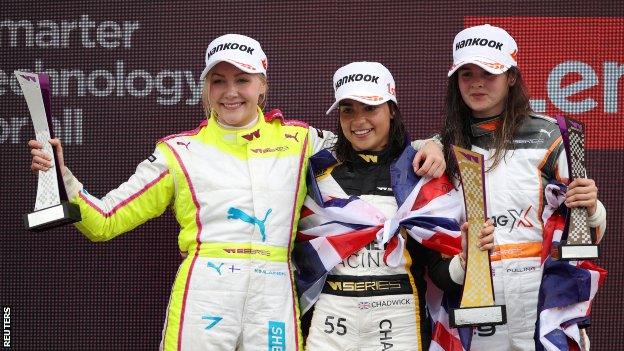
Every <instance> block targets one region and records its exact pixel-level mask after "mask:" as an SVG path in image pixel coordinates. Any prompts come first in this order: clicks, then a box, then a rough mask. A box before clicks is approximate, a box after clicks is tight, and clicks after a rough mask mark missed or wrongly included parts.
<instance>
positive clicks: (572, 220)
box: [557, 116, 598, 260]
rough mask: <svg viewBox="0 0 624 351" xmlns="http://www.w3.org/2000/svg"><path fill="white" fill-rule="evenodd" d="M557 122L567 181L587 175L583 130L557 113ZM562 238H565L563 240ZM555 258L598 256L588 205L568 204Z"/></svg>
mask: <svg viewBox="0 0 624 351" xmlns="http://www.w3.org/2000/svg"><path fill="white" fill-rule="evenodd" d="M557 124H559V130H560V131H561V138H562V140H563V146H564V148H565V152H566V155H567V156H568V169H569V172H570V174H569V178H570V181H572V180H574V179H576V178H586V177H587V171H586V169H585V141H584V140H585V135H584V134H585V133H584V125H583V123H581V122H580V121H577V120H574V119H571V118H566V117H563V116H557ZM564 239H565V240H564ZM558 250H559V252H558V256H559V257H558V258H559V259H561V260H587V259H594V258H598V245H595V244H594V243H593V241H592V234H591V228H590V227H589V224H588V222H587V209H586V208H584V207H575V208H569V209H568V212H567V215H566V221H565V229H564V230H563V235H562V240H561V244H560V245H559V247H558Z"/></svg>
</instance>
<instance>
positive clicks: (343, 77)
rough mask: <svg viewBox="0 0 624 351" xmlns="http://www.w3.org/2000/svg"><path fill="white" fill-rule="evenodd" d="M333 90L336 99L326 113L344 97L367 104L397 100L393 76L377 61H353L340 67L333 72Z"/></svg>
mask: <svg viewBox="0 0 624 351" xmlns="http://www.w3.org/2000/svg"><path fill="white" fill-rule="evenodd" d="M334 92H335V94H334V95H335V97H336V101H335V102H334V103H333V104H332V105H331V107H330V108H329V110H327V114H329V113H330V112H332V111H333V110H334V109H335V108H336V107H338V104H339V103H340V101H342V100H344V99H352V100H355V101H359V102H361V103H363V104H367V105H381V104H383V103H384V102H386V101H388V100H392V101H394V102H395V103H396V102H397V98H396V85H395V84H394V78H392V74H391V73H390V71H388V69H387V68H386V67H385V66H384V65H382V64H381V63H378V62H353V63H350V64H348V65H346V66H342V67H340V68H339V69H338V70H337V71H336V73H334Z"/></svg>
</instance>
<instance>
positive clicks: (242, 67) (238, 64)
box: [200, 58, 266, 80]
mask: <svg viewBox="0 0 624 351" xmlns="http://www.w3.org/2000/svg"><path fill="white" fill-rule="evenodd" d="M220 62H227V63H229V64H231V65H233V66H235V67H236V68H238V69H240V70H241V71H243V72H246V73H252V74H254V73H260V74H264V75H266V72H264V71H260V70H257V69H255V68H253V67H251V66H250V65H247V64H244V63H241V62H238V61H235V60H232V59H227V58H221V59H219V58H218V59H215V60H213V61H211V62H210V64H209V65H208V66H206V68H204V70H203V71H202V74H201V76H200V79H201V80H204V79H205V78H206V75H207V74H208V72H209V71H210V70H211V69H212V68H213V67H214V66H216V65H217V64H218V63H220Z"/></svg>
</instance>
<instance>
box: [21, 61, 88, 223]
mask: <svg viewBox="0 0 624 351" xmlns="http://www.w3.org/2000/svg"><path fill="white" fill-rule="evenodd" d="M15 76H16V77H17V80H18V82H19V84H20V87H21V88H22V92H23V93H24V98H25V99H26V103H27V104H28V110H29V111H30V117H31V119H32V122H33V126H34V128H35V137H36V139H37V141H38V142H39V143H41V144H42V145H43V150H44V152H46V153H47V154H49V155H53V160H52V167H51V168H52V169H51V170H50V171H45V172H44V171H39V172H38V173H39V179H38V185H37V197H36V200H35V211H34V212H32V213H29V214H26V215H24V223H25V225H26V228H28V229H29V230H35V231H39V230H44V229H50V228H54V227H58V226H61V225H64V224H68V223H73V222H77V221H80V219H81V217H80V209H79V207H78V206H77V205H74V204H71V203H69V202H68V199H67V192H66V191H65V185H64V184H63V178H62V175H61V169H60V167H58V165H59V160H58V157H57V154H56V152H54V150H53V148H52V145H51V144H50V139H52V138H54V132H53V130H52V114H51V108H50V100H51V99H50V95H51V94H50V81H49V78H48V76H47V75H46V74H35V73H29V72H20V71H15Z"/></svg>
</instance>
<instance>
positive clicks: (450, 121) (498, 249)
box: [440, 24, 606, 351]
mask: <svg viewBox="0 0 624 351" xmlns="http://www.w3.org/2000/svg"><path fill="white" fill-rule="evenodd" d="M517 54H518V47H517V45H516V42H515V40H514V39H513V38H512V37H511V36H510V35H509V33H507V32H506V31H505V30H504V29H502V28H499V27H495V26H491V25H488V24H486V25H481V26H475V27H470V28H467V29H464V30H462V31H461V32H459V33H458V34H457V35H456V36H455V40H454V42H453V65H452V67H451V69H450V70H449V72H448V87H447V94H446V118H445V124H444V128H443V130H442V132H441V133H440V134H441V137H442V143H443V145H444V152H445V158H446V163H447V167H448V168H447V172H448V173H449V175H452V176H457V164H456V162H455V160H454V158H453V156H452V151H451V147H450V146H451V145H458V146H460V147H463V148H467V149H472V150H473V151H476V152H479V153H481V154H483V155H485V159H486V173H485V190H486V198H487V201H486V202H487V213H488V216H490V217H491V218H492V219H493V220H494V221H495V231H494V244H495V247H494V250H493V251H492V252H491V253H490V259H491V264H492V272H493V283H494V293H495V300H496V304H500V305H506V309H507V324H506V325H499V326H495V327H482V328H477V329H476V331H475V333H474V337H473V339H472V348H471V349H472V350H476V351H478V350H487V351H489V350H500V351H505V350H522V351H528V350H534V349H535V348H536V343H537V344H538V346H539V348H540V349H541V348H542V347H545V345H542V344H541V341H540V340H538V339H539V337H537V338H535V339H536V340H534V333H535V329H536V328H535V323H536V320H537V319H538V293H539V291H540V282H541V281H542V268H543V266H542V262H544V260H545V256H547V254H548V253H549V252H550V251H549V250H548V247H549V245H550V244H551V241H552V240H550V239H549V238H548V236H547V235H546V234H545V233H546V228H547V220H546V219H545V218H543V215H544V214H545V211H544V209H545V205H546V197H545V195H544V194H545V192H544V190H545V188H546V186H547V185H548V184H549V183H552V182H560V183H566V182H567V181H568V179H567V178H568V165H567V158H566V154H565V152H564V149H563V143H562V138H561V133H560V131H559V127H558V125H557V124H556V123H555V120H554V119H553V118H550V117H548V116H542V115H537V114H535V113H534V112H533V111H532V110H531V108H530V106H529V99H528V96H527V89H526V86H525V83H524V80H523V78H522V75H521V74H520V70H519V69H518V67H517V64H518V63H517V61H516V60H517ZM597 191H598V189H597V187H596V185H595V183H594V181H593V180H591V179H584V178H579V179H575V180H574V181H572V182H571V183H570V184H568V190H567V194H566V197H565V198H566V199H565V204H566V206H568V207H585V208H587V212H588V215H589V218H588V223H589V226H590V227H592V228H595V230H596V239H597V240H598V241H600V239H601V237H602V234H603V233H604V229H605V226H606V211H605V209H604V207H603V205H602V204H601V203H600V201H598V200H597ZM545 251H547V252H545ZM572 324H576V322H575V323H572ZM555 328H556V329H559V333H558V335H559V336H563V337H564V338H565V334H564V333H563V332H561V329H562V328H563V327H562V326H559V325H557V326H555ZM576 333H577V334H578V330H577V331H576ZM581 334H582V333H581ZM577 341H578V340H577ZM563 342H565V343H566V344H567V342H566V341H565V340H564V341H563ZM581 343H585V342H583V341H581ZM549 349H550V348H549ZM557 349H558V348H557Z"/></svg>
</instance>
